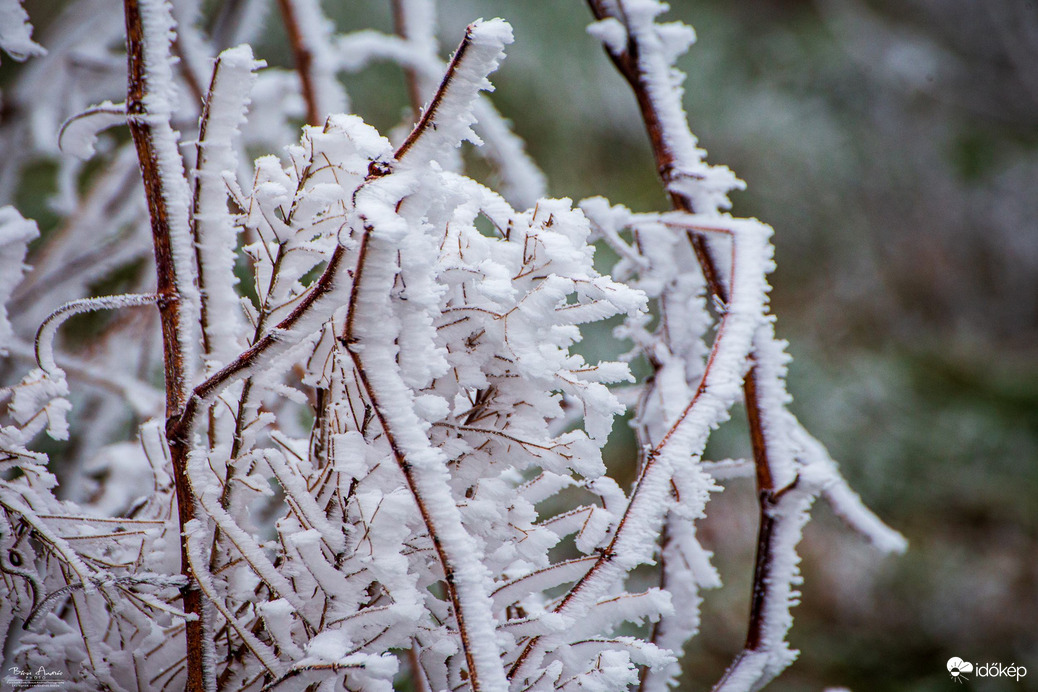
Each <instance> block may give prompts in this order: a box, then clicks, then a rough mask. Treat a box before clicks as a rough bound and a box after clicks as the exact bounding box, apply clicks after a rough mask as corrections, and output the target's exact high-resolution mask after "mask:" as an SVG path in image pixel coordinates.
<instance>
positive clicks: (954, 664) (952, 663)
mask: <svg viewBox="0 0 1038 692" xmlns="http://www.w3.org/2000/svg"><path fill="white" fill-rule="evenodd" d="M948 672H949V673H951V677H952V680H954V681H955V682H962V681H963V680H969V678H967V677H966V673H972V672H973V664H972V663H970V662H969V661H963V660H962V659H961V658H959V657H958V656H953V657H952V658H949V659H948Z"/></svg>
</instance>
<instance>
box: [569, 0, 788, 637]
mask: <svg viewBox="0 0 1038 692" xmlns="http://www.w3.org/2000/svg"><path fill="white" fill-rule="evenodd" d="M588 5H589V6H590V8H591V11H592V13H593V14H594V15H595V18H596V19H599V20H601V19H606V18H608V17H611V16H612V15H611V14H610V13H609V11H608V10H607V9H606V7H605V4H604V3H603V2H601V0H588ZM616 19H619V20H622V19H623V18H622V17H616ZM638 52H639V46H638V41H637V38H636V37H634V36H631V35H630V34H629V35H628V41H627V46H626V48H625V50H624V51H623V52H617V51H613V50H611V49H610V47H609V46H606V53H607V54H608V55H609V58H610V59H611V60H612V61H613V64H614V65H616V67H617V69H618V70H619V72H620V73H621V74H622V75H623V76H624V78H625V79H626V80H627V82H628V83H629V84H630V86H631V89H632V90H633V91H634V95H635V98H636V100H637V102H638V108H639V110H640V111H641V115H642V120H643V121H644V122H645V128H646V131H647V133H648V135H649V140H650V142H651V144H652V151H653V156H654V158H655V161H656V169H657V172H658V173H659V176H660V179H661V181H662V183H663V185H664V187H665V188H666V189H667V190H668V192H669V195H670V199H671V204H672V205H673V207H674V209H676V210H679V211H684V212H689V213H694V212H696V211H697V210H696V209H695V207H694V205H693V203H692V200H691V199H689V198H688V197H687V196H686V195H683V194H681V193H678V192H674V191H673V189H672V186H671V183H673V182H675V179H676V175H677V172H676V169H675V166H674V161H675V153H674V152H672V151H671V150H670V149H669V148H668V146H667V143H666V139H665V131H664V125H663V123H662V121H661V118H660V113H659V112H658V111H657V109H656V105H655V104H654V102H653V101H652V98H651V96H650V92H649V87H648V84H647V83H646V75H645V73H644V72H643V71H642V70H641V69H640V68H639V64H638ZM682 175H687V174H682ZM688 238H689V242H690V244H691V246H692V249H693V251H694V252H695V254H696V258H697V260H698V261H699V265H700V267H701V268H702V271H703V276H704V278H705V279H706V283H707V287H708V289H709V291H710V293H711V294H712V295H713V296H714V297H715V298H716V299H718V300H720V301H721V302H722V303H724V304H727V303H728V298H729V296H728V290H727V287H726V286H724V284H723V283H722V282H721V280H720V278H719V277H720V273H719V271H718V264H717V261H716V260H715V258H714V257H713V253H712V252H711V250H710V247H709V245H708V244H707V241H706V238H705V237H704V236H703V234H701V233H696V232H694V231H689V232H688ZM752 358H753V355H752V354H751V359H752ZM743 398H744V401H745V405H746V416H747V420H748V422H749V427H750V442H751V443H752V446H753V458H754V464H755V467H756V475H757V492H758V494H759V497H760V498H761V500H760V536H759V540H758V547H757V559H756V566H755V569H754V580H753V597H752V604H751V610H750V622H749V629H748V633H747V637H746V649H747V650H749V651H753V650H755V649H756V648H757V647H758V646H759V645H760V632H761V628H762V626H763V621H762V617H763V610H762V608H761V605H762V604H763V602H764V598H765V596H766V594H767V588H768V586H767V585H768V576H769V572H770V563H771V541H770V536H771V529H772V524H773V520H772V518H771V516H770V514H769V512H770V507H771V504H772V501H771V500H770V498H772V497H773V495H774V491H775V488H774V480H773V478H772V474H771V464H770V461H769V458H768V444H767V438H766V437H765V435H764V425H763V412H762V410H761V403H760V399H759V397H758V387H757V370H756V367H751V368H750V369H749V371H748V372H747V373H746V377H745V379H744V380H743Z"/></svg>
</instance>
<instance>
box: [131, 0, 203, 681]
mask: <svg viewBox="0 0 1038 692" xmlns="http://www.w3.org/2000/svg"><path fill="white" fill-rule="evenodd" d="M124 10H125V17H126V52H127V66H128V76H127V98H126V106H127V120H128V123H129V127H130V133H131V134H132V136H133V142H134V146H135V147H136V149H137V157H138V160H139V163H140V168H141V176H142V178H143V180H144V191H145V195H146V198H147V202H148V213H149V216H150V218H151V230H152V241H153V247H154V253H155V271H156V274H157V279H158V281H157V291H156V293H157V294H158V301H157V302H158V308H159V315H160V321H161V325H162V346H163V348H162V353H163V366H164V373H165V388H166V419H167V428H169V423H168V422H169V421H175V420H176V419H177V418H178V417H179V415H180V413H181V410H182V407H183V405H184V401H185V394H186V391H187V382H186V376H185V362H184V360H185V359H184V352H183V349H182V348H181V346H182V343H181V342H182V336H181V334H182V331H183V329H184V325H182V319H183V310H182V306H183V302H182V298H183V296H182V295H181V291H180V290H179V285H180V284H181V283H182V282H181V281H179V280H178V276H177V271H178V266H177V263H176V262H175V261H174V247H173V237H172V235H173V234H172V232H171V210H170V208H169V204H168V201H169V198H170V190H169V189H168V186H169V185H170V184H176V183H181V184H183V183H184V181H183V180H181V181H170V180H166V179H165V177H164V175H163V170H162V168H161V166H160V157H161V156H163V155H164V154H166V155H168V154H169V153H170V152H169V149H170V147H172V152H173V153H175V152H176V148H175V146H176V143H175V141H163V142H161V143H156V141H155V133H154V129H153V122H152V117H151V116H152V115H153V114H152V113H150V112H149V108H148V97H149V95H150V90H151V86H152V85H150V84H149V79H150V77H149V74H150V70H152V69H153V68H154V66H153V65H151V64H150V63H149V61H148V60H147V59H146V52H147V51H148V48H147V46H146V43H147V42H149V41H151V42H156V41H168V40H169V38H168V36H155V35H154V34H155V33H157V31H156V30H155V29H156V28H159V30H161V27H162V24H163V22H162V21H161V20H160V21H156V18H155V17H154V16H148V17H145V16H144V13H145V12H150V13H151V15H155V14H158V13H160V12H163V11H164V10H165V11H168V10H166V9H165V8H156V7H154V6H152V4H150V3H149V4H147V6H146V7H143V8H142V3H140V2H138V0H125V4H124ZM142 10H143V12H142ZM146 26H147V27H150V28H151V29H152V31H150V32H148V33H147V34H146ZM163 86H167V85H163ZM166 116H167V117H168V114H166ZM165 124H166V125H167V129H168V122H167V123H165ZM166 134H168V135H170V136H169V137H167V139H168V140H172V139H173V137H172V132H167V133H166ZM160 147H165V148H166V151H164V152H163V151H160V150H159V149H160ZM185 221H186V219H185ZM168 443H169V448H170V458H171V461H172V467H173V477H174V482H175V484H176V495H177V511H178V513H179V517H178V518H179V521H180V528H181V530H183V529H184V527H185V526H187V524H188V523H189V522H190V521H192V520H193V519H194V518H195V498H194V495H193V493H192V491H191V484H190V480H189V478H188V473H187V457H188V451H189V445H188V442H187V440H186V439H184V438H182V437H177V436H168ZM181 570H182V573H183V575H184V577H185V579H186V582H187V585H186V586H185V587H184V590H183V598H184V611H185V612H186V613H188V614H189V615H190V616H192V618H191V619H190V620H188V622H187V659H186V660H187V687H186V689H187V690H188V691H189V692H202V690H203V689H204V685H203V680H204V673H203V669H202V663H203V655H202V653H203V651H204V643H203V624H202V616H203V607H202V594H201V592H200V591H199V590H198V588H197V583H196V580H195V576H194V574H193V573H192V571H191V565H190V562H189V560H188V555H187V543H186V539H185V538H184V537H183V536H182V537H181Z"/></svg>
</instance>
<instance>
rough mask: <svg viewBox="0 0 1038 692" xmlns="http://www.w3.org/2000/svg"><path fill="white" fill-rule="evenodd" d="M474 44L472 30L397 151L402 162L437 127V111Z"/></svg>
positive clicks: (462, 42) (459, 45) (466, 33)
mask: <svg viewBox="0 0 1038 692" xmlns="http://www.w3.org/2000/svg"><path fill="white" fill-rule="evenodd" d="M470 43H472V31H471V29H470V30H468V31H466V32H465V38H463V39H461V43H460V44H458V50H456V51H454V57H452V58H451V62H450V64H449V65H448V66H447V72H446V74H444V75H443V81H442V82H440V87H439V88H438V89H437V90H436V95H435V96H433V98H432V101H430V102H429V107H428V108H426V109H425V113H423V114H422V119H421V120H419V121H418V123H417V124H416V125H415V126H414V129H412V130H411V134H409V135H408V136H407V139H405V140H404V143H403V144H401V145H400V148H399V149H397V150H396V158H397V160H400V159H402V158H404V157H405V156H407V152H408V151H410V149H411V147H412V146H414V144H415V142H417V141H418V140H420V139H421V138H422V135H424V134H425V132H426V130H428V129H429V128H430V127H435V126H434V125H433V122H434V121H435V120H436V115H437V111H438V110H439V107H440V102H441V101H442V100H443V97H444V96H445V95H446V93H447V88H448V87H449V86H450V83H451V81H452V80H453V79H454V73H455V72H456V71H457V69H458V65H460V64H461V61H462V60H463V59H464V57H465V53H466V52H467V51H468V48H469V44H470Z"/></svg>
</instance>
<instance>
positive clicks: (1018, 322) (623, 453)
mask: <svg viewBox="0 0 1038 692" xmlns="http://www.w3.org/2000/svg"><path fill="white" fill-rule="evenodd" d="M206 4H207V5H211V4H213V3H206ZM324 4H325V7H326V9H327V10H328V11H329V12H330V13H331V14H332V15H333V16H334V17H335V19H336V21H337V23H338V25H339V28H340V29H341V30H350V29H352V28H362V27H371V26H374V27H376V28H381V29H383V30H387V31H389V30H391V27H392V21H391V17H390V12H389V9H388V2H384V1H382V0H363V1H361V2H333V1H328V2H325V3H324ZM440 5H441V11H442V17H441V25H440V26H441V40H442V48H443V52H444V53H445V54H446V53H447V52H448V51H449V50H450V49H451V47H452V46H453V44H454V42H455V41H456V39H457V38H459V37H460V36H461V34H462V31H463V27H464V26H465V24H466V23H468V22H469V21H471V20H472V19H473V18H475V17H479V16H483V17H491V16H501V17H504V18H506V19H508V20H509V21H510V22H512V24H513V25H514V27H515V34H516V43H515V44H514V45H513V46H512V48H511V50H510V56H509V58H508V60H507V61H506V63H505V64H504V66H503V67H502V68H501V70H500V72H499V73H498V75H497V76H496V78H495V83H496V85H497V92H496V93H495V96H494V98H495V102H496V104H497V106H498V108H499V109H500V110H501V111H502V112H503V113H505V114H506V116H507V117H509V118H510V119H511V120H512V121H513V122H514V124H515V129H516V130H517V131H518V132H519V134H520V135H522V136H523V137H524V138H525V139H526V140H527V142H528V147H529V149H530V151H531V152H532V154H533V156H534V158H535V159H536V160H537V161H538V162H539V163H540V164H541V166H542V167H543V169H544V170H545V172H546V173H547V175H548V178H549V181H550V191H551V193H552V194H553V195H555V196H565V197H571V198H574V199H580V198H582V197H586V196H591V195H605V196H607V197H609V198H610V199H611V200H612V201H614V202H617V203H624V204H627V205H628V206H630V207H632V208H634V209H636V210H646V211H647V210H652V209H662V208H666V200H665V198H664V196H663V194H662V191H661V189H660V187H659V184H658V181H657V179H656V177H655V173H654V166H653V162H652V157H651V154H650V151H649V148H648V142H647V139H646V137H645V134H644V130H643V127H642V124H641V122H640V120H639V118H638V114H637V110H636V108H635V104H634V100H633V98H632V97H631V94H630V93H629V91H628V89H627V86H626V84H625V83H624V82H623V80H622V79H621V78H620V77H619V76H618V75H617V74H616V73H615V72H614V71H613V69H612V66H611V64H610V63H609V61H608V60H607V59H606V57H605V55H604V54H603V53H602V51H601V49H600V48H599V47H598V46H597V45H596V43H595V41H593V40H592V39H591V38H590V37H589V36H587V34H586V32H585V27H586V25H587V23H588V21H589V20H590V14H589V12H588V11H587V9H586V7H585V6H584V4H583V3H582V2H580V1H579V0H553V1H544V0H540V1H534V0H524V1H518V2H517V1H515V0H441V2H440ZM671 5H672V10H671V12H670V13H669V15H668V18H670V19H674V20H682V21H685V22H687V23H690V24H692V25H693V26H695V27H696V29H697V32H698V36H699V42H698V44H697V45H696V46H694V47H693V49H692V50H691V52H690V53H689V54H688V55H687V56H685V57H684V58H682V60H681V62H680V66H681V67H682V69H683V70H684V71H685V72H687V73H688V79H687V81H686V84H685V86H686V98H685V105H686V108H687V110H688V113H689V118H690V121H691V123H692V128H693V131H694V132H695V133H696V134H697V135H698V136H699V138H700V141H701V144H702V146H704V147H705V148H706V149H707V150H708V151H709V153H710V157H709V160H710V161H711V162H713V163H723V164H726V165H728V166H730V167H731V168H733V169H734V170H735V171H736V173H738V174H739V175H740V177H741V178H742V179H743V180H745V181H746V183H747V189H746V190H745V191H744V192H739V193H736V194H735V195H733V202H734V211H735V212H736V213H737V214H739V215H742V216H756V217H758V218H760V219H762V220H764V221H766V222H768V223H769V224H771V225H772V226H773V227H774V228H775V231H776V235H775V244H776V247H777V258H778V270H777V271H776V272H775V273H774V274H773V276H772V284H773V286H774V291H773V293H772V297H773V304H774V310H775V312H776V314H778V315H779V322H778V331H779V334H780V336H782V337H784V338H786V339H788V340H789V342H790V347H789V350H790V352H791V353H792V355H793V356H794V363H793V366H792V369H791V374H790V388H791V390H792V392H793V393H794V396H795V398H796V400H795V403H794V405H793V406H794V409H795V411H796V413H797V414H798V415H799V416H800V417H801V419H802V420H803V421H804V422H805V423H806V424H807V426H808V428H809V429H810V430H812V431H813V433H814V434H815V435H816V436H817V437H818V438H820V439H821V440H823V441H824V442H825V443H826V444H827V445H828V447H829V449H830V450H831V451H832V452H833V454H834V456H835V457H836V458H837V459H839V460H841V462H842V469H843V472H844V474H845V475H846V476H847V477H848V479H849V480H850V481H851V484H852V486H853V487H855V488H856V489H857V490H858V491H859V492H860V493H861V494H862V495H863V497H864V498H865V499H866V501H867V503H868V504H869V505H870V506H871V507H872V508H873V509H875V510H876V512H877V513H878V514H879V515H880V516H882V517H883V518H884V519H885V520H887V521H888V522H889V523H890V524H891V525H893V526H894V527H896V528H898V529H899V530H901V531H902V532H903V533H904V534H905V535H906V536H907V537H908V539H909V541H910V544H911V547H910V550H909V552H908V553H907V554H906V555H904V556H903V557H899V558H883V557H880V556H878V555H877V554H875V553H874V552H873V551H871V549H870V548H869V547H868V546H867V545H864V544H863V542H862V541H861V539H859V538H858V537H857V536H855V535H854V534H852V533H851V532H850V531H848V530H846V529H844V528H843V527H842V526H841V525H840V523H839V522H838V521H837V520H836V519H834V518H833V517H832V515H831V513H830V512H829V511H828V509H827V508H826V507H825V506H824V504H819V505H818V506H817V507H816V509H815V515H816V519H817V520H816V521H815V522H813V523H812V525H811V526H810V527H809V529H808V531H807V536H806V539H805V542H804V544H803V553H804V562H803V572H804V575H805V583H804V586H803V592H804V596H803V603H802V604H801V605H800V606H799V607H798V608H797V609H796V611H795V616H796V625H795V627H794V630H793V632H792V635H791V639H792V642H793V645H794V646H795V647H797V648H800V649H801V650H802V654H801V657H800V659H799V660H798V662H797V663H796V664H794V666H793V667H792V668H791V669H790V670H789V671H787V672H786V673H785V674H784V675H783V676H782V677H781V678H780V679H779V680H777V681H776V682H775V683H774V684H773V686H772V687H771V688H770V689H775V690H793V691H799V690H822V689H825V688H827V687H847V688H850V689H854V690H858V691H859V692H868V691H871V690H880V691H882V690H892V691H897V690H923V691H926V690H947V689H953V687H952V686H953V685H954V683H953V682H952V681H951V680H950V678H949V676H948V674H947V672H946V670H945V662H946V661H947V659H948V658H950V657H952V656H958V657H961V658H964V659H966V660H969V661H974V662H989V661H990V662H1000V663H1002V664H1005V665H1009V664H1011V663H1016V664H1018V665H1023V666H1027V667H1028V668H1029V674H1028V677H1027V678H1025V679H1024V680H1023V681H1022V682H1021V683H1020V684H1017V683H1016V682H1012V683H1010V682H1005V681H1001V682H1000V681H985V680H982V679H978V678H974V679H972V680H970V681H969V683H968V687H969V689H975V690H1003V689H1004V690H1017V689H1038V3H1036V2H1035V0H897V1H895V0H817V1H814V2H812V1H804V0H753V2H726V1H724V0H672V2H671ZM26 6H27V8H28V9H29V11H30V14H31V16H33V17H34V19H35V21H36V22H37V24H38V27H39V31H45V26H46V23H47V18H48V17H50V16H53V14H54V13H55V12H56V11H57V10H58V9H59V6H60V3H55V2H53V1H52V0H30V1H29V2H27V3H26ZM268 23H269V27H268V29H267V31H266V33H265V34H264V37H263V44H264V45H261V46H258V47H257V52H258V53H259V54H261V55H264V56H265V57H267V59H268V61H270V62H271V63H273V64H277V63H278V61H279V58H278V57H277V56H279V55H280V56H281V58H280V60H281V61H282V64H288V61H289V57H288V55H289V54H288V52H287V51H286V50H285V39H284V35H283V30H282V29H281V28H280V27H279V26H278V25H277V23H276V21H275V20H273V19H271V20H270V21H269V22H268ZM37 35H40V34H37ZM16 70H17V65H16V64H14V63H12V62H10V61H7V62H5V63H4V64H3V71H4V72H6V73H7V74H3V73H0V84H2V83H3V82H5V81H7V80H10V79H12V78H13V77H12V76H13V75H14V74H15V71H16ZM344 81H345V82H346V85H347V88H348V90H349V92H350V94H351V98H352V102H353V105H354V108H355V110H356V111H357V112H359V113H360V114H361V115H363V116H364V117H365V118H366V119H367V120H369V121H370V122H372V123H373V124H375V125H376V126H378V127H379V128H380V129H383V130H388V129H390V128H391V127H392V126H393V125H395V124H396V123H398V122H399V121H400V119H401V114H402V113H403V112H405V110H406V109H407V108H408V105H407V95H406V89H405V84H404V79H403V77H402V76H401V74H400V72H399V71H398V70H397V69H395V68H393V67H390V66H376V67H374V68H372V69H370V70H367V71H365V72H364V73H362V74H360V75H350V76H345V77H344ZM19 207H20V208H21V209H22V210H23V212H25V213H26V214H27V215H34V216H36V217H37V218H40V219H41V222H43V224H44V225H45V224H46V215H47V210H46V206H45V204H44V203H42V202H41V201H40V200H38V199H34V198H26V197H21V198H20V199H19ZM586 348H588V349H589V350H595V349H599V350H600V351H601V352H602V353H607V352H608V351H609V349H610V348H612V347H611V346H610V345H609V344H608V340H607V339H606V338H605V335H599V336H598V337H592V338H590V339H589V343H588V344H586ZM623 433H624V431H623V430H622V429H620V427H619V426H618V429H617V443H616V444H614V445H613V446H612V447H611V448H610V455H611V463H612V464H613V465H614V468H616V470H617V472H618V473H620V474H621V475H623V474H624V473H625V465H629V464H630V460H631V458H632V456H633V453H632V450H631V448H630V438H629V436H625V435H624V434H623ZM709 452H710V456H712V457H713V458H723V457H744V456H748V455H749V445H748V442H747V438H746V433H745V426H744V424H742V423H740V422H739V416H738V415H737V416H736V417H735V420H734V421H733V423H731V424H730V425H728V426H727V427H726V428H724V429H723V430H722V431H721V433H720V434H719V435H718V437H717V439H716V440H714V441H713V442H712V446H711V448H710V450H709ZM627 468H629V467H627ZM626 473H628V474H629V473H630V472H629V470H628V471H626ZM753 495H754V493H753V488H752V484H751V483H750V482H749V481H734V482H732V483H731V484H730V486H729V489H728V490H727V491H726V492H725V493H723V494H721V495H719V496H717V497H715V499H714V500H712V503H711V506H710V508H709V509H710V512H711V514H710V518H709V519H708V520H707V521H706V522H705V524H704V527H703V532H702V533H703V536H704V540H705V541H706V542H707V544H708V546H709V547H710V548H711V549H713V550H714V552H715V553H716V558H717V564H718V565H719V568H720V570H721V574H722V577H723V579H724V580H725V587H724V588H723V589H721V590H719V591H714V592H710V593H708V594H707V595H706V606H705V620H704V624H703V634H701V635H700V636H699V637H697V638H696V639H695V640H693V642H692V644H691V645H690V648H689V652H688V656H687V659H686V666H685V668H686V674H685V679H684V682H683V685H682V689H689V690H695V689H708V688H709V686H710V685H711V684H712V683H713V682H714V681H715V680H716V679H717V678H718V677H719V676H720V674H721V673H722V672H723V670H724V668H725V667H726V666H727V664H728V663H729V662H730V660H731V657H732V656H733V654H734V653H735V652H737V651H738V650H739V648H740V647H741V643H742V639H743V637H744V631H745V622H746V614H747V612H748V600H749V579H750V576H751V571H752V568H751V565H752V559H753V549H754V544H755V537H756V502H755V499H754V496H753Z"/></svg>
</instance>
